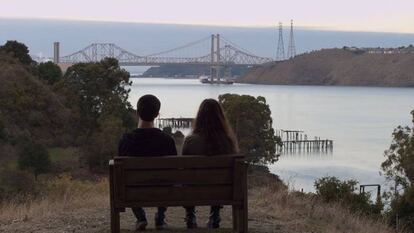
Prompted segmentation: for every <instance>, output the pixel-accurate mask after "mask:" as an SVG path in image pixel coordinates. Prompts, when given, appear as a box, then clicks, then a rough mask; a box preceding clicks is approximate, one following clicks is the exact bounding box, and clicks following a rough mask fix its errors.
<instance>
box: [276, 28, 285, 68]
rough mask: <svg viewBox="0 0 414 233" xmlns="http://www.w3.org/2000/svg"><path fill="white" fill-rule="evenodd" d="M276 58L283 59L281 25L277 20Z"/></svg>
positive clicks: (283, 49)
mask: <svg viewBox="0 0 414 233" xmlns="http://www.w3.org/2000/svg"><path fill="white" fill-rule="evenodd" d="M276 60H278V61H282V60H285V45H284V44H283V25H282V23H280V22H279V41H278V43H277V52H276Z"/></svg>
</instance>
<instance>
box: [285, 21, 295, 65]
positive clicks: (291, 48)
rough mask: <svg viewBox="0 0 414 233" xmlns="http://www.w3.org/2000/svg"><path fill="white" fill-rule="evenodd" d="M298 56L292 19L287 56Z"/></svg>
mask: <svg viewBox="0 0 414 233" xmlns="http://www.w3.org/2000/svg"><path fill="white" fill-rule="evenodd" d="M295 56H296V46H295V38H294V37H293V20H291V21H290V38H289V47H288V52H287V58H289V59H290V58H294V57H295Z"/></svg>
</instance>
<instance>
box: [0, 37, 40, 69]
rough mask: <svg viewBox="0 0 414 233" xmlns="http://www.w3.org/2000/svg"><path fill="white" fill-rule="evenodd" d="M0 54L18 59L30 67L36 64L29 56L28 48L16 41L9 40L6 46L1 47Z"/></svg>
mask: <svg viewBox="0 0 414 233" xmlns="http://www.w3.org/2000/svg"><path fill="white" fill-rule="evenodd" d="M0 52H4V53H7V54H10V55H11V56H12V57H14V58H17V59H18V60H19V61H20V62H21V63H22V64H24V65H30V64H33V63H34V61H33V60H32V58H31V57H30V55H29V49H28V48H27V46H26V45H24V44H22V43H19V42H17V41H15V40H9V41H7V42H6V44H4V45H3V46H0Z"/></svg>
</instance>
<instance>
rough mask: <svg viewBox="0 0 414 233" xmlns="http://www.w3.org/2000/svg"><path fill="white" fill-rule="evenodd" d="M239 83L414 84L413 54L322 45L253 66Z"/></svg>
mask: <svg viewBox="0 0 414 233" xmlns="http://www.w3.org/2000/svg"><path fill="white" fill-rule="evenodd" d="M240 82H242V83H253V84H278V85H342V86H385V87H414V54H371V53H367V52H362V51H350V50H345V49H324V50H320V51H315V52H311V53H307V54H302V55H299V56H297V57H295V58H294V59H290V60H286V61H282V62H276V63H272V64H267V65H264V66H259V67H254V68H252V69H251V71H250V72H249V73H247V74H246V75H245V76H244V77H242V78H241V79H240Z"/></svg>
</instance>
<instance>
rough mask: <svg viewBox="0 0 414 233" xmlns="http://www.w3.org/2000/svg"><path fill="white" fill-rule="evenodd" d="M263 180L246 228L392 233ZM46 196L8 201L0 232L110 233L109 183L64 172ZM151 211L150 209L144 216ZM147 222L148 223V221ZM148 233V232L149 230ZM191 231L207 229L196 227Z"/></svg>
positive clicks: (176, 218)
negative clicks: (88, 179) (89, 180)
mask: <svg viewBox="0 0 414 233" xmlns="http://www.w3.org/2000/svg"><path fill="white" fill-rule="evenodd" d="M258 180H262V181H263V180H265V181H264V182H259V185H252V184H251V183H252V182H249V183H250V184H251V185H250V190H249V227H250V230H249V232H257V233H258V232H283V233H308V232H309V233H310V232H321V233H325V232H326V233H336V232H344V233H345V232H352V233H392V232H394V231H393V230H392V229H390V228H389V227H387V226H386V225H385V224H384V223H382V222H381V221H374V220H372V219H368V218H366V217H361V216H358V215H355V214H352V213H351V212H349V211H348V210H346V209H344V208H342V207H340V206H338V205H328V204H325V203H321V202H320V201H318V200H317V199H316V198H313V197H312V195H304V194H301V193H294V192H289V191H288V190H287V188H286V187H285V186H284V185H282V184H281V183H280V182H277V180H275V178H274V177H269V176H267V177H266V176H263V175H262V174H261V175H258V176H257V175H251V176H250V181H254V182H255V183H256V181H258ZM48 190H49V192H48V195H47V196H46V198H43V199H41V200H34V201H33V200H32V201H27V202H26V203H25V204H16V203H7V204H4V205H3V206H2V207H1V208H0V232H42V233H52V232H109V207H108V182H107V180H106V179H103V180H101V181H99V182H86V181H77V180H72V179H71V178H70V177H68V176H63V177H61V178H59V179H54V180H52V181H51V182H50V183H49V185H48ZM230 211H231V210H230V208H229V207H226V208H225V209H224V211H223V214H222V216H223V227H224V229H222V230H220V231H215V232H230V227H231V212H230ZM153 213H154V210H153V209H150V210H149V211H148V217H149V220H150V221H151V220H152V218H151V217H150V216H151V215H152V214H153ZM197 215H198V222H199V225H201V226H202V225H203V223H204V221H205V220H206V219H207V216H208V209H207V208H198V213H197ZM183 217H184V210H183V209H182V208H170V209H169V210H168V211H167V218H168V221H169V224H170V226H171V227H172V228H171V229H170V230H168V231H165V232H187V231H186V230H185V229H184V222H183ZM121 219H122V221H121V228H122V229H123V232H133V231H132V228H133V224H134V218H133V216H132V214H131V212H130V211H129V210H128V211H127V212H126V213H123V214H122V215H121ZM150 224H152V223H151V222H150ZM150 231H152V230H150ZM191 232H199V233H204V232H211V231H208V230H206V229H199V230H195V231H191Z"/></svg>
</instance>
